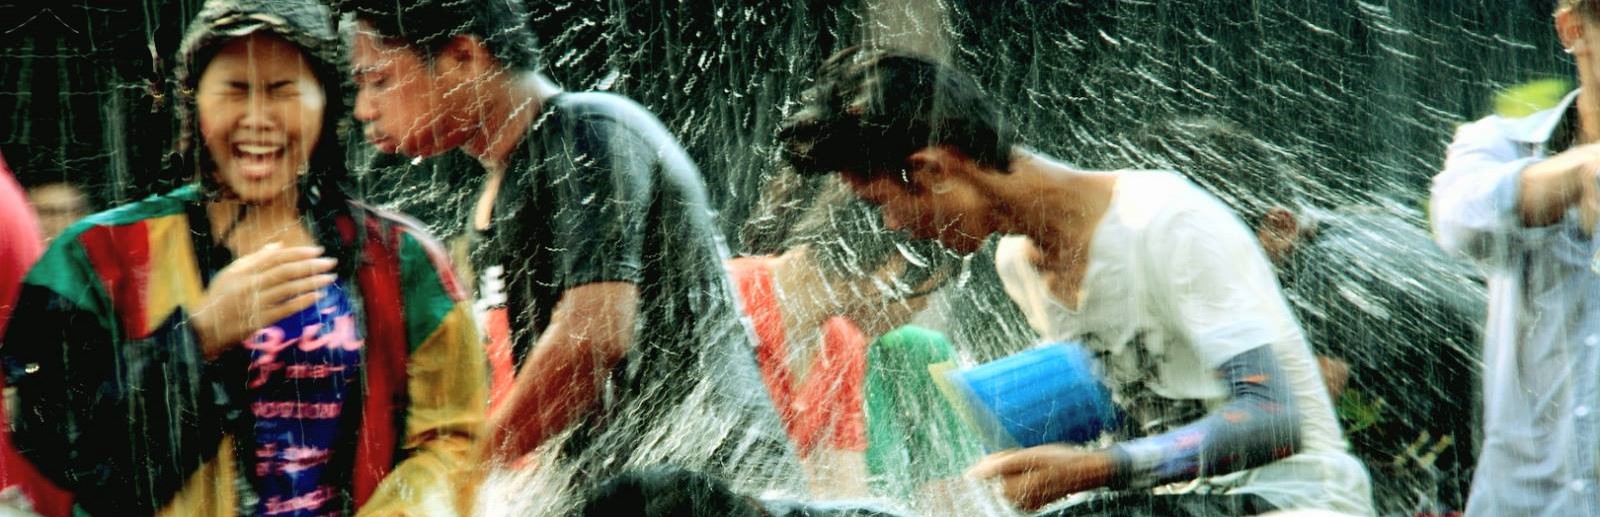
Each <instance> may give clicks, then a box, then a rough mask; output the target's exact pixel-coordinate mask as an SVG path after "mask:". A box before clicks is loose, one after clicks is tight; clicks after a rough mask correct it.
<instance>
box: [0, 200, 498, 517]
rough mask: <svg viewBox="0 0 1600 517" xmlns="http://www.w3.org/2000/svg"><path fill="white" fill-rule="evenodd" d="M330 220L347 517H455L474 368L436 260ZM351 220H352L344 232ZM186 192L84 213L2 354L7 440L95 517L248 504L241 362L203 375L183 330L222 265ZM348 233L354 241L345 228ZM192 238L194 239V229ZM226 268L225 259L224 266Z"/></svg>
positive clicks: (474, 418)
mask: <svg viewBox="0 0 1600 517" xmlns="http://www.w3.org/2000/svg"><path fill="white" fill-rule="evenodd" d="M355 208H356V210H355V212H356V213H359V214H363V215H364V217H354V218H353V217H350V216H344V217H342V218H341V219H340V220H339V221H338V225H339V230H340V233H341V234H343V236H344V238H346V239H347V241H346V242H347V243H349V242H351V241H353V240H354V239H355V238H357V236H360V238H362V239H363V240H364V242H362V255H363V259H362V261H361V262H362V263H361V264H360V265H359V266H358V267H357V268H356V278H355V279H354V281H353V282H349V285H352V286H354V289H352V291H353V296H352V297H351V299H352V302H353V303H355V304H356V306H357V309H356V312H357V314H358V315H359V318H360V319H361V321H362V325H363V328H362V330H363V334H364V336H365V343H366V344H365V348H364V349H363V352H362V353H363V359H362V360H363V365H362V368H361V372H362V373H361V375H362V379H361V388H362V389H360V390H357V391H358V395H357V396H356V397H354V398H353V399H350V400H347V401H346V402H345V405H344V408H345V411H343V416H342V417H341V418H347V419H348V420H347V421H348V422H349V424H348V425H343V428H345V429H351V430H352V431H351V433H350V434H351V435H352V436H351V438H352V439H351V440H349V441H341V444H343V445H345V447H343V449H344V450H341V449H335V450H334V451H333V459H332V460H331V462H330V467H331V468H330V470H329V472H333V473H335V474H334V475H335V476H348V477H347V478H344V479H342V480H341V481H342V482H341V483H339V484H340V485H342V486H344V487H345V488H346V490H345V491H344V493H342V494H341V495H340V497H341V498H342V501H343V503H342V506H343V507H344V508H345V509H346V511H345V512H344V513H346V514H351V513H357V510H359V513H361V514H375V513H383V514H395V513H399V512H400V511H404V512H405V513H407V514H411V515H430V516H432V515H453V514H455V513H456V510H457V501H456V497H457V493H458V490H457V487H455V486H454V485H453V483H454V482H457V481H459V480H461V479H465V478H467V475H466V473H467V472H468V469H469V468H470V466H469V465H466V461H467V455H468V452H469V451H470V450H471V445H472V441H473V439H474V437H475V436H476V433H477V430H478V427H479V425H480V424H481V423H482V421H483V415H484V404H485V401H486V400H487V381H486V372H487V371H488V370H487V366H486V363H485V359H484V352H483V347H482V344H481V343H480V341H479V340H478V337H477V331H476V328H475V324H474V322H473V319H472V316H471V313H470V306H469V304H467V303H464V302H463V300H464V299H465V297H464V295H463V292H462V290H461V288H460V286H459V284H458V283H457V282H456V280H455V278H454V276H453V274H452V273H451V268H450V266H449V264H448V262H447V259H446V258H445V254H444V253H443V252H442V251H441V250H440V248H439V247H438V246H437V245H436V243H435V242H434V241H433V240H432V239H431V238H430V237H428V236H427V235H426V234H425V232H423V231H422V230H420V229H419V228H418V227H417V226H416V225H414V224H412V223H409V222H407V221H405V220H403V219H401V218H398V217H396V216H394V215H391V214H387V213H384V212H381V211H378V210H375V209H372V208H368V207H365V206H359V205H358V206H356V207H355ZM355 219H362V221H361V222H360V223H356V222H355ZM206 221H207V220H206V219H205V215H204V213H203V207H202V203H201V197H200V194H199V192H198V190H197V189H196V188H194V187H185V188H182V189H179V190H177V191H174V192H172V193H170V194H167V195H163V196H157V197H152V198H150V199H148V200H145V201H141V202H137V203H133V204H130V205H126V206H123V207H120V208H117V209H115V210H111V211H108V212H103V213H100V214H96V215H94V216H91V217H90V218H89V219H87V220H85V221H83V222H81V223H79V224H77V225H75V226H74V227H73V228H72V229H70V230H68V232H67V233H66V234H63V235H62V236H61V237H59V238H58V239H56V240H55V241H54V243H53V245H52V246H51V249H50V250H49V251H48V252H47V253H46V254H45V256H44V257H43V258H42V259H40V261H39V263H38V264H37V265H36V266H35V267H34V268H33V269H32V270H31V271H30V272H29V275H28V277H27V280H26V281H25V285H24V287H23V294H22V296H21V299H20V301H19V304H18V308H17V310H16V312H15V313H14V316H13V319H12V321H11V326H10V329H9V330H8V333H7V334H6V336H5V342H4V346H0V358H3V359H4V364H5V367H6V368H7V370H6V375H7V376H8V379H9V380H10V381H11V386H13V387H14V388H15V393H14V396H13V397H8V399H10V400H8V402H11V403H13V404H15V405H16V407H15V411H14V412H12V413H11V415H13V416H12V419H13V422H12V424H13V425H14V426H15V428H16V433H15V441H16V443H17V445H18V448H19V449H21V450H22V452H23V453H24V455H25V456H27V457H28V458H29V459H30V460H31V461H32V462H33V463H34V464H35V465H36V466H38V467H39V469H40V470H41V471H42V472H44V473H45V474H46V475H47V476H49V477H51V478H52V479H53V480H55V481H56V482H57V483H60V484H61V485H62V486H64V487H68V488H69V489H70V490H72V491H73V492H75V493H76V494H77V496H78V510H79V513H88V514H93V515H149V514H160V515H183V516H188V515H236V514H249V513H252V511H253V510H252V509H253V508H254V505H255V503H256V497H255V494H254V493H253V490H252V489H251V484H250V483H249V482H248V480H247V478H246V477H245V474H244V473H246V472H249V471H247V470H244V467H245V465H246V463H245V461H247V460H249V459H250V458H251V457H252V455H251V451H253V449H254V443H240V442H246V441H251V442H253V439H250V440H247V439H244V438H240V439H238V440H235V439H234V437H235V436H238V435H242V436H250V435H249V434H248V433H249V430H250V429H252V426H253V421H252V418H253V416H252V415H251V413H250V411H249V410H248V408H247V407H246V406H247V405H248V403H249V400H250V399H249V393H248V392H247V391H246V374H247V370H248V363H249V360H250V357H249V352H248V351H247V350H244V347H235V348H234V349H233V350H230V351H229V352H226V353H224V354H223V355H222V356H220V357H218V358H217V359H214V360H211V361H207V360H205V358H204V356H203V355H202V353H201V350H200V347H199V344H198V341H197V339H196V338H195V336H194V334H193V332H192V331H191V330H190V329H189V328H188V325H187V318H188V314H190V313H191V312H193V311H194V310H196V309H197V308H198V307H196V304H197V300H199V298H200V296H201V293H202V292H203V290H204V286H205V282H206V281H208V279H209V278H210V276H211V275H212V274H214V273H215V271H216V270H217V269H220V268H221V267H223V266H225V265H226V258H223V259H220V260H213V259H209V258H208V257H211V256H216V255H217V253H218V250H217V249H216V247H215V246H214V245H212V244H210V243H209V238H207V239H199V238H196V237H195V232H192V231H191V228H194V227H197V226H198V225H200V224H209V223H208V222H206ZM356 224H361V225H362V226H363V227H364V228H365V231H362V232H358V231H355V230H356ZM202 233H204V232H202ZM222 256H223V257H226V253H225V252H223V253H222Z"/></svg>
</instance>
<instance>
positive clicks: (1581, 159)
mask: <svg viewBox="0 0 1600 517" xmlns="http://www.w3.org/2000/svg"><path fill="white" fill-rule="evenodd" d="M1597 169H1600V144H1589V145H1583V146H1579V147H1575V148H1572V149H1570V150H1567V151H1566V152H1563V153H1561V154H1558V155H1555V156H1552V157H1550V159H1548V160H1545V161H1542V162H1539V163H1535V164H1533V165H1529V166H1528V168H1526V169H1523V171H1522V177H1521V179H1520V188H1519V189H1518V193H1517V211H1518V212H1519V213H1520V214H1521V215H1522V224H1523V225H1524V226H1530V227H1535V226H1549V225H1552V224H1555V223H1556V222H1557V221H1560V220H1561V217H1562V215H1563V214H1565V213H1566V211H1567V208H1568V207H1571V206H1572V205H1573V204H1576V203H1583V208H1584V218H1583V221H1582V223H1583V228H1584V230H1586V231H1591V232H1592V231H1593V229H1594V214H1595V210H1594V208H1595V205H1596V203H1597V202H1600V186H1597V185H1596V183H1595V181H1596V176H1595V172H1596V170H1597Z"/></svg>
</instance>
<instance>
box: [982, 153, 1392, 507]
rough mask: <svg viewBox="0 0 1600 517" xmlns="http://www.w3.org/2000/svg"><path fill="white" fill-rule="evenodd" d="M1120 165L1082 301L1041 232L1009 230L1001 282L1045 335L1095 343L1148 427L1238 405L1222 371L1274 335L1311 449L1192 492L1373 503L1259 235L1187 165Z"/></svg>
mask: <svg viewBox="0 0 1600 517" xmlns="http://www.w3.org/2000/svg"><path fill="white" fill-rule="evenodd" d="M1119 174H1120V176H1119V177H1118V179H1117V182H1116V186H1115V190H1114V193H1113V195H1112V199H1111V205H1110V207H1109V209H1108V210H1107V212H1106V214H1105V216H1104V218H1103V219H1101V220H1100V222H1099V223H1098V226H1097V227H1096V229H1095V233H1094V236H1093V240H1092V241H1091V242H1090V245H1089V251H1088V253H1089V264H1088V270H1087V272H1086V273H1085V277H1084V279H1083V282H1082V287H1081V289H1080V291H1079V293H1078V304H1077V306H1078V309H1077V310H1072V309H1069V308H1068V306H1067V305H1065V304H1062V303H1061V302H1060V301H1058V300H1057V299H1056V298H1055V297H1054V296H1053V295H1052V294H1051V292H1050V288H1049V286H1048V285H1046V283H1045V281H1044V279H1043V277H1041V276H1040V274H1039V272H1038V271H1037V270H1036V269H1035V268H1034V265H1033V260H1032V256H1033V252H1032V250H1033V247H1032V242H1030V241H1029V240H1028V238H1026V237H1020V236H1012V237H1006V238H1004V239H1002V240H1001V241H1000V247H999V250H998V251H997V253H996V257H995V263H996V267H997V268H998V270H999V274H1000V279H1001V280H1002V282H1003V283H1004V284H1005V289H1006V292H1007V294H1009V295H1010V296H1011V299H1012V300H1014V301H1016V303H1017V305H1019V306H1020V307H1021V309H1022V312H1023V314H1025V315H1026V316H1027V318H1028V322H1029V324H1030V325H1032V326H1033V328H1034V329H1035V330H1036V331H1038V333H1039V334H1040V335H1041V336H1042V337H1044V338H1045V339H1049V340H1055V341H1079V342H1082V343H1083V344H1084V345H1085V346H1087V347H1089V348H1090V349H1091V350H1093V351H1094V352H1095V353H1096V355H1098V356H1099V359H1100V361H1101V362H1102V365H1103V366H1104V368H1105V376H1106V380H1107V384H1109V385H1110V388H1111V390H1112V392H1113V394H1114V396H1115V397H1116V399H1117V402H1118V404H1120V405H1122V407H1123V408H1124V409H1125V410H1127V411H1128V413H1129V416H1130V417H1132V418H1133V419H1134V422H1135V423H1137V424H1140V425H1142V426H1143V428H1144V429H1145V431H1146V432H1147V433H1149V434H1156V433H1159V432H1162V431H1166V430H1169V429H1172V428H1175V427H1177V426H1180V425H1183V424H1187V423H1189V422H1193V421H1195V420H1198V419H1200V418H1201V417H1203V416H1205V414H1206V413H1207V412H1209V411H1210V410H1212V409H1214V408H1216V407H1218V406H1221V405H1222V404H1225V403H1227V401H1228V390H1227V386H1226V385H1225V384H1224V383H1223V382H1222V379H1221V378H1220V376H1219V375H1218V373H1217V370H1216V368H1217V367H1218V366H1220V365H1221V364H1222V363H1223V362H1226V361H1227V360H1228V359H1230V358H1232V357H1234V356H1236V355H1238V354H1240V353H1242V352H1245V351H1248V350H1251V349H1253V348H1255V347H1257V346H1259V345H1263V344H1265V345H1269V346H1271V347H1272V351H1273V353H1274V355H1275V356H1276V357H1277V359H1278V363H1279V364H1280V365H1281V366H1282V368H1283V372H1284V374H1285V375H1287V376H1288V377H1289V384H1290V386H1292V389H1293V392H1294V397H1295V404H1296V407H1297V408H1298V409H1299V414H1300V418H1301V424H1300V425H1301V438H1302V439H1301V448H1300V452H1299V453H1297V454H1295V455H1294V456H1291V457H1288V458H1285V459H1282V460H1279V461H1276V462H1273V463H1271V464H1268V465H1265V466H1262V467H1258V468H1255V469H1251V470H1248V471H1244V472H1237V473H1233V474H1228V475H1224V476H1218V477H1213V478H1209V479H1206V480H1202V481H1200V482H1197V483H1194V484H1193V485H1192V486H1190V487H1185V488H1184V489H1185V490H1198V489H1205V488H1208V487H1209V488H1213V489H1220V490H1222V491H1227V492H1229V493H1250V494H1256V495H1259V496H1261V497H1263V498H1265V499H1266V500H1267V501H1269V502H1271V503H1272V504H1274V505H1276V506H1278V507H1279V508H1280V509H1291V508H1319V509H1327V510H1334V511H1339V512H1345V513H1352V514H1361V515H1367V514H1371V513H1372V495H1371V489H1370V482H1369V480H1368V477H1367V472H1366V469H1365V468H1364V467H1363V466H1362V465H1361V463H1360V462H1359V461H1357V460H1356V459H1355V458H1354V457H1352V456H1350V454H1349V453H1348V452H1347V451H1346V444H1345V441H1344V438H1343V435H1342V434H1341V432H1340V430H1339V424H1338V421H1337V420H1336V419H1335V418H1334V413H1333V408H1332V403H1331V402H1330V401H1329V398H1328V392H1327V389H1326V388H1325V387H1324V385H1323V381H1322V376H1321V373H1320V371H1319V370H1318V369H1317V363H1316V360H1315V358H1314V356H1313V355H1312V354H1311V351H1310V348H1309V347H1308V346H1307V345H1306V342H1305V338H1304V336H1303V335H1302V334H1301V331H1300V326H1299V324H1298V323H1296V322H1295V320H1294V316H1293V315H1292V313H1291V312H1290V309H1289V307H1288V304H1287V303H1286V302H1284V299H1283V295H1282V294H1281V293H1280V292H1279V290H1278V282H1277V278H1276V276H1275V275H1274V274H1273V271H1272V267H1271V266H1270V265H1269V262H1268V261H1267V257H1266V255H1265V253H1263V252H1262V251H1261V247H1260V245H1259V244H1258V243H1257V241H1256V239H1255V237H1254V236H1253V235H1252V234H1251V233H1250V232H1249V231H1248V230H1246V228H1245V226H1244V224H1243V223H1242V222H1240V221H1239V219H1238V217H1237V216H1235V215H1234V214H1233V213H1232V212H1231V211H1229V210H1228V208H1227V207H1226V206H1224V205H1223V204H1222V203H1221V202H1219V201H1217V200H1216V199H1215V198H1213V197H1211V196H1210V195H1209V194H1207V193H1205V192H1204V191H1202V190H1200V189H1199V188H1198V187H1196V186H1195V185H1194V184H1192V183H1190V182H1189V181H1188V180H1187V179H1184V178H1183V177H1181V176H1178V175H1177V174H1174V173H1171V172H1160V171H1126V172H1122V173H1119Z"/></svg>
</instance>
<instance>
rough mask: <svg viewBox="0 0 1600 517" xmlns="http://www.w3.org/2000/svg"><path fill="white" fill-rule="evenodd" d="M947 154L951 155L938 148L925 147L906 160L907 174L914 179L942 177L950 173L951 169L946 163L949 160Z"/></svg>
mask: <svg viewBox="0 0 1600 517" xmlns="http://www.w3.org/2000/svg"><path fill="white" fill-rule="evenodd" d="M947 154H949V153H948V152H947V151H945V150H944V149H940V148H938V147H924V148H922V149H920V150H918V151H917V152H914V153H911V156H910V157H908V158H906V172H907V173H908V174H911V177H912V178H917V177H926V178H928V179H934V178H938V177H942V176H944V174H945V173H946V172H949V167H948V165H947V164H946V163H945V162H946V161H948V159H949V158H948V157H947V156H946V155H947ZM907 179H909V178H907Z"/></svg>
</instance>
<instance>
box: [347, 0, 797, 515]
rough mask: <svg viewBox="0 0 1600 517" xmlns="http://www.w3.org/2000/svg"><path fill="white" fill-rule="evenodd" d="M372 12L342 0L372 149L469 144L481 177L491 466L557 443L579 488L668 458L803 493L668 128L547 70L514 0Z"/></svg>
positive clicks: (687, 169) (695, 179) (478, 228)
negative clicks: (505, 383) (499, 387)
mask: <svg viewBox="0 0 1600 517" xmlns="http://www.w3.org/2000/svg"><path fill="white" fill-rule="evenodd" d="M366 4H368V2H362V1H353V2H346V5H347V6H348V7H347V8H348V9H351V10H353V11H354V14H355V20H356V22H355V23H354V24H353V25H354V52H353V56H352V57H353V60H354V66H353V68H354V70H353V72H354V74H355V82H356V84H357V86H359V88H360V90H359V94H358V97H357V100H356V103H357V110H356V116H357V118H358V119H359V120H361V121H362V122H363V123H365V126H366V128H365V129H366V136H367V138H368V140H369V141H371V142H372V143H373V144H374V145H376V146H377V147H378V148H379V149H380V150H382V151H384V152H388V153H400V154H404V155H407V156H414V157H426V156H432V155H436V154H439V153H443V152H446V151H449V150H451V149H455V148H460V149H461V150H462V151H464V152H465V153H467V154H468V155H471V156H473V157H475V158H477V160H478V161H479V162H480V163H482V164H483V167H484V169H485V171H486V177H485V180H484V182H483V184H484V187H483V189H482V191H481V192H480V195H479V196H478V200H477V205H476V208H475V210H473V214H472V217H471V221H470V223H469V225H468V228H469V232H472V233H473V234H474V237H475V239H474V240H475V242H474V245H473V252H472V263H473V267H474V268H475V269H476V270H477V271H478V272H479V274H481V275H483V278H482V279H481V280H480V282H479V284H478V291H479V294H480V307H483V308H486V309H491V310H493V309H496V308H504V309H505V312H504V318H505V319H506V320H509V325H508V328H509V336H508V340H507V341H508V343H509V348H510V349H511V356H512V357H513V358H514V360H515V362H516V364H517V365H518V372H517V377H516V379H515V380H514V381H513V382H512V384H511V386H510V388H509V391H508V392H506V393H505V394H504V400H503V402H502V403H501V404H500V405H499V407H498V409H496V410H495V412H494V414H493V415H491V418H490V424H491V427H490V429H489V430H488V431H487V433H486V436H488V438H489V439H488V440H487V441H486V442H485V445H484V447H483V451H484V454H485V455H486V456H487V458H486V459H488V460H491V461H507V460H516V459H519V458H521V457H522V456H524V455H525V454H527V453H529V452H531V451H533V450H534V449H536V448H538V447H540V446H541V445H544V444H546V443H547V442H552V440H555V439H558V438H559V439H564V441H563V442H561V443H562V445H561V450H562V456H561V459H560V461H559V462H558V463H560V464H561V465H563V466H567V467H573V468H575V469H576V470H575V472H576V474H575V475H576V479H579V480H583V479H601V478H605V477H608V476H609V475H611V474H615V473H617V472H620V471H622V470H624V469H630V468H639V467H647V466H651V465H662V464H670V465H673V466H677V467H683V468H691V469H696V470H700V471H704V472H707V473H710V474H713V475H717V476H720V477H724V478H727V479H729V480H732V481H733V483H734V484H735V486H736V487H737V488H740V489H742V490H764V489H769V488H775V487H784V486H793V485H792V483H793V482H794V481H795V480H796V479H797V478H794V477H792V476H795V475H798V470H797V468H796V467H795V463H794V457H793V453H792V452H791V451H790V450H789V448H788V444H787V441H786V438H785V436H784V433H783V431H782V428H781V427H780V425H779V424H778V421H777V418H776V414H775V412H774V411H773V408H772V406H771V402H770V400H769V399H768V397H767V395H766V393H765V391H764V390H763V388H762V384H761V381H760V377H759V376H758V373H757V369H756V365H755V362H754V358H753V356H752V353H751V350H752V347H751V345H750V342H751V341H750V334H749V330H748V327H747V326H746V325H745V324H744V323H742V320H741V319H740V317H739V316H738V314H739V310H738V307H737V306H736V304H735V303H736V302H734V298H733V296H732V294H731V293H732V290H731V286H730V284H729V282H728V280H727V273H726V270H725V269H724V267H723V265H722V264H723V262H724V259H726V258H727V251H726V249H725V245H724V244H723V242H722V240H721V238H720V236H719V235H718V234H717V231H716V229H715V226H714V225H713V224H712V222H711V219H712V215H711V211H710V209H709V207H708V206H707V202H706V195H705V188H704V185H703V182H702V180H701V178H700V175H699V172H698V171H697V170H696V168H695V165H694V163H693V162H692V161H691V160H690V159H689V157H688V156H687V155H686V154H685V152H684V151H683V149H682V147H680V146H679V144H678V142H677V141H676V140H675V139H674V138H673V137H672V136H671V135H670V134H668V132H667V130H666V128H665V127H663V126H662V124H661V123H660V122H659V121H658V120H656V118H655V117H654V116H652V115H651V114H650V113H648V112H646V111H645V110H644V109H643V108H642V107H640V106H639V105H637V104H635V103H633V102H632V101H629V100H627V99H624V98H622V97H619V96H616V95H611V94H605V93H564V92H561V91H560V90H559V89H558V88H557V87H556V86H555V85H554V84H553V83H552V82H550V81H549V80H548V79H547V78H545V77H544V76H542V75H541V74H539V73H538V72H537V56H536V55H535V52H534V47H533V46H532V43H531V37H530V36H529V34H528V32H527V30H526V28H525V27H523V26H522V25H521V24H520V22H521V20H523V19H524V16H523V13H522V12H521V8H520V6H519V5H518V4H517V3H515V2H493V1H465V2H462V1H455V2H449V3H448V5H444V2H439V1H424V2H420V3H414V4H411V5H407V6H406V7H405V9H404V10H403V11H400V12H395V11H394V3H393V2H378V1H374V2H370V4H371V5H366ZM496 319H497V318H496V316H495V315H494V314H492V313H491V314H490V315H489V317H488V318H487V323H489V324H490V325H491V326H492V325H493V324H494V322H495V321H496ZM489 331H490V334H491V335H493V334H495V329H494V328H490V329H489ZM568 431H570V434H564V433H567V432H568ZM541 461H548V460H541ZM544 466H546V465H544V464H541V467H544Z"/></svg>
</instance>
